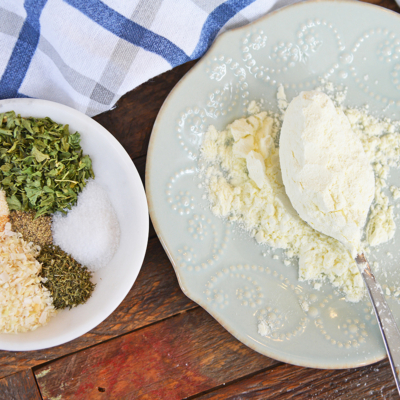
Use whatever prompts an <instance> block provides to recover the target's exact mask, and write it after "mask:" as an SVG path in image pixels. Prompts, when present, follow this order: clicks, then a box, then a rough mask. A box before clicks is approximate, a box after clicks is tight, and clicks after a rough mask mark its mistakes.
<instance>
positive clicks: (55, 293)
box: [37, 245, 96, 309]
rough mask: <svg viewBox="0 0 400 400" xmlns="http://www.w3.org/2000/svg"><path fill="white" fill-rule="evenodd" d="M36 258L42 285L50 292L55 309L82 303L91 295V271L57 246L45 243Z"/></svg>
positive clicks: (93, 286)
mask: <svg viewBox="0 0 400 400" xmlns="http://www.w3.org/2000/svg"><path fill="white" fill-rule="evenodd" d="M37 260H38V261H39V262H40V263H42V270H41V272H40V276H41V277H42V278H44V280H43V281H42V285H43V286H45V287H46V288H47V289H48V290H49V291H50V293H51V296H52V298H53V305H54V308H56V309H63V308H67V307H69V308H72V307H75V306H77V305H79V304H84V303H86V301H87V300H88V299H89V297H90V296H91V295H92V293H93V290H94V288H95V286H96V285H95V284H94V283H92V282H91V280H90V279H91V278H92V273H91V272H90V271H88V269H87V267H84V266H82V265H81V264H79V263H78V262H77V261H76V260H74V259H73V258H72V257H71V256H70V255H69V254H67V253H65V252H64V251H62V250H61V249H60V247H58V246H52V245H46V246H44V247H43V248H42V250H41V252H40V255H39V256H38V257H37Z"/></svg>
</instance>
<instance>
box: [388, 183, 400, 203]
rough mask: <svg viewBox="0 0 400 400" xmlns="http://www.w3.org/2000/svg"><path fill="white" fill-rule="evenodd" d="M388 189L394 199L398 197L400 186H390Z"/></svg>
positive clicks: (399, 196) (399, 195)
mask: <svg viewBox="0 0 400 400" xmlns="http://www.w3.org/2000/svg"><path fill="white" fill-rule="evenodd" d="M390 191H391V192H392V196H393V199H394V200H397V199H400V188H398V187H395V186H390Z"/></svg>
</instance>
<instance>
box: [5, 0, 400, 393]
mask: <svg viewBox="0 0 400 400" xmlns="http://www.w3.org/2000/svg"><path fill="white" fill-rule="evenodd" d="M369 2H370V3H374V4H377V5H380V6H383V7H386V8H389V9H391V10H394V11H396V12H400V9H399V7H398V6H397V5H396V3H395V1H394V0H370V1H369ZM355 21H356V18H355ZM195 63H196V62H195V61H193V62H189V63H187V64H184V65H181V66H179V67H177V68H174V69H173V70H171V71H169V72H166V73H164V74H163V75H160V76H158V77H156V78H154V79H152V80H150V81H149V82H146V83H145V84H143V85H141V86H140V87H138V88H136V89H135V90H133V91H132V92H130V93H128V94H126V95H125V96H124V97H123V98H121V100H120V101H119V102H118V104H117V107H116V108H115V109H113V110H111V111H108V112H105V113H103V114H101V115H98V116H96V117H95V118H94V119H95V120H96V121H98V122H99V123H100V124H101V125H103V126H104V127H105V128H106V129H108V130H109V131H110V132H111V133H112V134H113V135H114V136H115V137H116V138H117V139H118V140H119V141H120V143H121V144H122V146H123V147H124V148H125V149H126V151H127V152H128V154H129V155H130V157H131V158H132V160H133V162H134V163H135V165H136V168H137V169H138V171H139V173H140V176H141V178H142V180H143V182H144V173H145V164H146V153H147V147H148V143H149V138H150V134H151V130H152V126H153V123H154V120H155V118H156V116H157V113H158V111H159V109H160V107H161V105H162V103H163V102H164V100H165V98H166V97H167V96H168V94H169V92H170V91H171V89H172V88H173V87H174V85H175V84H176V83H177V82H178V81H179V79H180V78H181V77H182V76H183V75H184V74H185V73H186V72H188V71H189V70H190V68H192V67H193V65H194V64H195ZM184 398H185V399H196V400H204V399H214V400H216V399H352V400H356V399H398V398H399V396H398V394H397V392H396V387H395V384H394V381H393V379H392V374H391V370H390V367H389V363H388V361H387V359H384V360H382V361H380V362H378V363H376V364H374V365H370V366H366V367H362V368H357V369H346V370H319V369H312V368H304V367H298V366H294V365H290V364H285V363H282V362H279V361H276V360H273V359H271V358H268V357H265V356H263V355H261V354H258V353H256V352H255V351H253V350H251V349H249V348H248V347H246V346H245V345H243V344H242V343H240V342H239V341H238V340H236V339H235V338H234V337H233V336H232V335H230V334H229V333H228V332H227V331H226V330H225V329H224V328H223V327H222V326H221V325H220V324H219V323H218V322H216V321H215V320H214V319H213V318H212V317H211V316H210V315H209V314H208V313H207V312H206V311H204V310H203V309H202V308H201V307H199V306H198V305H197V304H195V303H194V302H192V301H191V300H190V299H189V298H187V297H186V296H185V295H184V294H183V293H182V291H181V289H180V287H179V284H178V281H177V279H176V275H175V273H174V270H173V267H172V265H171V263H170V261H169V260H168V258H167V256H166V254H165V252H164V250H163V248H162V246H161V244H160V241H159V240H158V238H157V235H156V233H155V231H154V229H153V228H152V227H151V228H150V234H149V243H148V248H147V253H146V257H145V260H144V263H143V266H142V269H141V271H140V274H139V276H138V278H137V280H136V282H135V284H134V285H133V287H132V289H131V291H130V292H129V294H128V295H127V296H126V298H125V299H124V301H123V302H122V303H121V304H120V306H119V307H118V308H117V309H116V310H115V311H114V312H113V313H112V314H111V315H110V316H109V317H108V318H107V319H106V320H105V321H104V322H102V323H101V324H100V325H98V326H97V327H96V328H94V329H93V330H91V331H90V332H88V333H87V334H85V335H83V336H82V337H80V338H78V339H75V340H73V341H71V342H69V343H66V344H64V345H62V346H57V347H53V348H50V349H46V350H41V351H31V352H13V351H0V400H14V399H15V400H40V399H48V400H50V399H51V400H62V399H84V400H86V399H117V400H122V399H184Z"/></svg>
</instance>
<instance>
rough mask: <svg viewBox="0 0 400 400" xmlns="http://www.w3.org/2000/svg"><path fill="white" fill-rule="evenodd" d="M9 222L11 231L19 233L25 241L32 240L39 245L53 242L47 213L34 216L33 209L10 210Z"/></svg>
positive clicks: (49, 218)
mask: <svg viewBox="0 0 400 400" xmlns="http://www.w3.org/2000/svg"><path fill="white" fill-rule="evenodd" d="M10 222H11V225H12V227H13V231H14V232H18V233H20V234H21V235H22V237H23V238H24V240H25V241H26V242H33V243H34V244H36V245H39V246H40V247H43V246H44V245H46V244H52V243H53V236H52V233H51V217H50V216H48V215H41V216H40V217H38V218H35V212H34V211H30V212H28V211H12V212H11V213H10Z"/></svg>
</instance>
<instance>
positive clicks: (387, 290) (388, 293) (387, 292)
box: [385, 287, 390, 296]
mask: <svg viewBox="0 0 400 400" xmlns="http://www.w3.org/2000/svg"><path fill="white" fill-rule="evenodd" d="M385 293H386V296H390V289H389V288H388V287H387V288H386V290H385Z"/></svg>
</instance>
